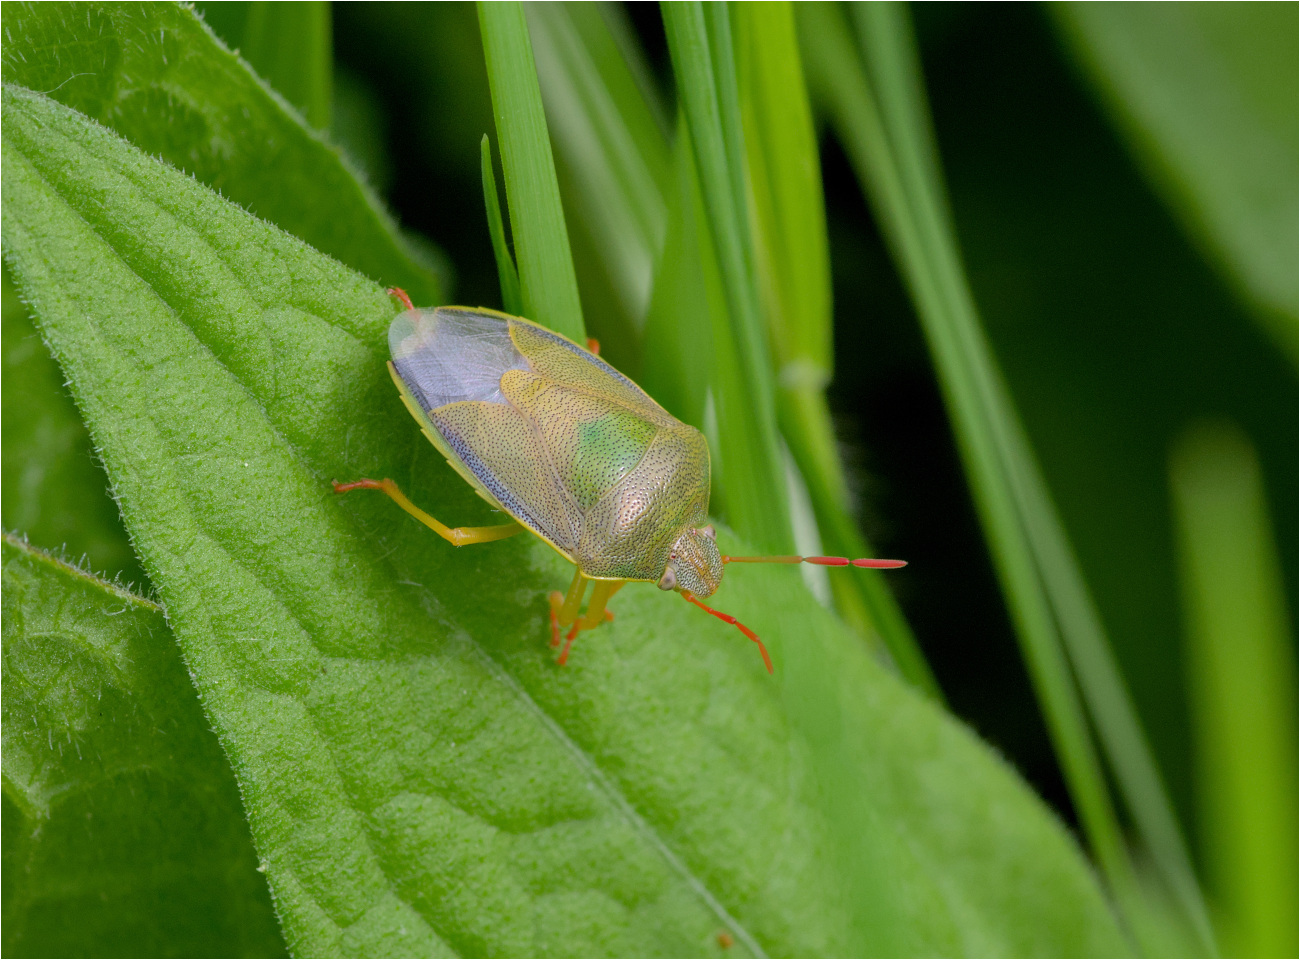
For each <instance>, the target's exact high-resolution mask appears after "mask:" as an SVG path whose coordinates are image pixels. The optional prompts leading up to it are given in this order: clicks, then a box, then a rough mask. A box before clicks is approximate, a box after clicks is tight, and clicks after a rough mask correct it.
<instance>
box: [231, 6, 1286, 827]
mask: <svg viewBox="0 0 1300 960" xmlns="http://www.w3.org/2000/svg"><path fill="white" fill-rule="evenodd" d="M334 11H335V32H334V42H335V51H336V59H337V61H338V66H339V73H338V77H337V84H338V97H337V104H336V114H335V131H336V136H337V137H338V138H339V139H340V140H341V141H342V142H343V143H344V145H345V146H346V147H347V148H348V149H349V150H350V152H351V153H352V154H353V155H354V156H356V157H357V159H358V160H359V162H361V164H362V165H363V166H365V167H366V169H367V172H368V174H369V176H370V178H371V180H372V182H373V183H374V184H375V185H376V187H377V188H378V189H379V190H380V192H381V193H382V194H383V195H384V196H385V198H386V199H387V200H388V202H389V203H390V204H391V206H392V208H393V209H394V211H395V212H396V214H397V215H398V217H399V218H400V220H401V221H402V223H403V225H404V226H405V227H407V228H410V229H412V230H415V231H418V232H419V233H422V234H424V235H425V236H427V237H429V238H431V239H432V240H434V241H435V242H436V243H437V244H438V245H439V246H440V247H441V248H442V250H443V252H444V253H445V254H446V257H447V260H448V261H449V264H450V269H451V271H452V272H453V274H454V281H453V284H452V286H451V291H452V292H451V298H452V299H453V300H454V301H456V302H460V303H466V304H482V305H487V306H500V295H499V293H498V290H497V280H496V268H495V262H494V260H493V258H492V252H491V247H490V245H489V242H488V234H487V228H486V223H485V220H484V214H483V201H482V189H481V184H480V180H479V153H478V150H479V139H480V138H481V136H482V135H483V133H484V132H487V131H489V130H491V129H492V125H491V113H490V101H489V95H488V90H487V81H486V75H485V73H484V67H483V62H482V54H481V47H480V45H479V42H478V37H477V22H476V19H475V16H474V11H473V8H472V7H470V6H469V5H462V4H387V3H381V4H336V5H335V8H334ZM913 11H914V16H915V17H916V18H917V31H918V36H919V39H920V43H921V48H922V56H923V61H924V68H925V72H926V82H927V85H928V89H929V95H930V98H931V106H932V108H933V112H934V118H935V125H936V128H937V131H938V138H939V144H940V149H941V154H942V159H943V163H944V168H945V172H946V175H947V178H948V184H949V188H950V190H951V198H952V205H953V210H954V215H955V217H956V222H957V227H958V231H959V235H960V239H961V242H962V248H963V253H964V255H965V257H966V264H967V267H968V270H969V273H970V278H971V281H972V284H973V286H974V290H975V294H976V298H977V300H978V303H979V306H980V309H981V312H982V315H983V319H984V322H985V325H986V328H987V330H988V332H989V334H990V336H991V338H992V340H993V343H994V346H995V349H996V351H997V355H998V358H999V360H1000V362H1001V364H1002V368H1003V372H1004V374H1005V375H1006V378H1007V380H1008V382H1009V385H1010V387H1011V391H1012V394H1013V396H1014V398H1015V401H1016V405H1017V408H1018V409H1019V411H1020V414H1021V416H1022V417H1023V418H1024V421H1025V424H1026V426H1027V427H1028V430H1029V432H1030V435H1031V439H1032V441H1033V444H1034V448H1035V450H1036V452H1037V454H1038V457H1039V459H1040V462H1041V464H1042V466H1043V469H1044V471H1045V473H1046V475H1047V478H1048V481H1049V483H1050V486H1051V489H1052V492H1053V494H1054V496H1055V498H1056V502H1057V506H1058V507H1059V509H1060V511H1061V513H1062V515H1063V517H1064V519H1065V521H1066V524H1067V527H1068V529H1069V533H1070V536H1071V540H1072V542H1073V545H1074V548H1075V549H1076V551H1077V552H1078V555H1079V558H1080V560H1081V561H1082V564H1083V568H1084V572H1085V574H1086V576H1087V578H1088V582H1089V584H1090V586H1091V587H1092V589H1093V591H1094V597H1095V599H1096V600H1097V602H1098V604H1099V606H1100V608H1101V612H1102V616H1103V619H1104V621H1105V624H1106V627H1107V629H1108V631H1109V634H1110V638H1111V641H1112V643H1113V644H1114V646H1115V648H1116V651H1117V654H1118V656H1119V660H1120V662H1121V665H1122V667H1123V669H1124V671H1125V674H1126V676H1127V678H1128V681H1129V685H1130V689H1131V690H1132V692H1133V694H1134V696H1135V699H1136V701H1137V703H1138V707H1139V710H1140V712H1141V715H1142V718H1143V720H1144V722H1145V726H1146V730H1147V733H1148V736H1149V737H1150V739H1151V741H1152V743H1153V745H1154V747H1155V749H1156V752H1157V754H1158V756H1159V759H1160V762H1161V765H1162V767H1163V770H1164V773H1165V775H1166V778H1167V781H1168V783H1169V786H1170V789H1171V791H1172V793H1173V796H1174V799H1175V802H1176V804H1177V806H1178V808H1179V811H1180V813H1181V814H1182V816H1183V819H1184V823H1186V824H1187V825H1188V826H1189V827H1193V826H1194V824H1193V823H1192V821H1193V819H1194V818H1193V804H1192V793H1191V781H1190V776H1191V770H1190V760H1191V758H1190V754H1189V750H1190V743H1189V741H1190V730H1189V724H1188V718H1187V707H1186V700H1185V695H1184V689H1185V678H1184V672H1183V664H1182V643H1181V623H1180V608H1179V597H1178V585H1177V579H1176V568H1175V556H1174V552H1173V549H1174V546H1173V533H1172V527H1171V521H1170V514H1169V498H1168V490H1167V479H1166V462H1167V460H1166V458H1167V455H1168V451H1169V447H1170V444H1171V443H1172V441H1173V440H1174V439H1175V437H1176V436H1177V435H1178V434H1179V433H1180V432H1181V431H1182V430H1183V429H1185V428H1186V427H1187V426H1188V425H1189V424H1191V423H1192V422H1193V421H1195V420H1197V419H1198V418H1202V417H1207V416H1209V417H1227V418H1229V419H1231V420H1233V421H1235V422H1236V423H1237V424H1238V425H1240V426H1241V427H1242V428H1243V429H1244V430H1245V432H1246V433H1247V434H1248V435H1249V436H1250V437H1251V439H1252V440H1253V441H1254V443H1255V444H1256V445H1257V447H1258V450H1259V453H1260V457H1261V460H1262V462H1263V465H1264V471H1265V479H1266V483H1267V488H1268V493H1269V496H1270V506H1271V509H1272V511H1273V519H1274V523H1275V529H1276V531H1277V540H1278V546H1279V548H1280V551H1281V556H1282V561H1283V567H1284V569H1283V573H1284V579H1285V583H1286V584H1287V588H1288V597H1289V600H1290V604H1291V610H1292V616H1293V622H1294V614H1295V607H1296V596H1295V584H1296V580H1297V568H1296V538H1295V535H1294V533H1293V531H1295V530H1296V527H1297V507H1296V497H1295V490H1296V488H1297V442H1296V436H1297V415H1296V392H1295V391H1296V386H1295V374H1294V370H1292V369H1291V368H1289V367H1288V365H1287V364H1286V362H1285V361H1284V360H1283V359H1282V358H1281V356H1280V355H1279V353H1278V351H1277V349H1276V348H1275V347H1274V346H1273V345H1272V344H1271V343H1270V342H1269V341H1267V340H1266V339H1265V337H1264V335H1263V334H1262V333H1261V332H1260V329H1259V327H1258V326H1257V325H1256V323H1255V322H1254V320H1253V319H1252V317H1251V316H1250V315H1249V313H1248V312H1247V311H1246V309H1245V308H1244V307H1243V306H1242V305H1241V304H1240V303H1239V302H1238V301H1237V300H1236V298H1235V297H1234V296H1233V294H1232V292H1231V291H1230V290H1229V289H1228V288H1227V286H1226V285H1225V283H1224V282H1223V281H1222V280H1221V279H1220V277H1219V275H1218V274H1217V273H1216V272H1215V270H1214V269H1213V268H1212V267H1211V266H1210V265H1209V264H1208V263H1207V262H1206V261H1205V259H1204V258H1203V257H1202V256H1201V255H1200V253H1199V252H1198V251H1197V250H1196V249H1195V248H1194V247H1193V246H1192V245H1191V243H1190V242H1189V241H1188V240H1187V238H1186V236H1185V235H1184V233H1183V232H1182V231H1181V229H1180V228H1179V226H1178V224H1177V223H1175V221H1174V219H1173V218H1172V217H1171V215H1170V214H1169V213H1168V211H1167V210H1166V208H1165V207H1164V206H1163V204H1162V203H1161V201H1160V200H1159V199H1158V198H1157V196H1156V194H1155V193H1154V192H1153V191H1152V189H1151V187H1150V186H1149V185H1148V184H1147V182H1146V181H1145V179H1144V178H1143V176H1142V174H1141V173H1140V172H1139V170H1138V167H1137V166H1136V164H1135V163H1134V161H1133V159H1132V158H1131V156H1130V154H1129V153H1128V151H1127V150H1126V147H1125V145H1124V144H1123V143H1122V142H1121V141H1120V139H1119V138H1118V136H1117V134H1116V133H1115V132H1114V129H1113V127H1112V125H1111V123H1110V122H1109V119H1108V118H1107V117H1106V116H1105V115H1104V114H1103V112H1102V111H1101V109H1100V108H1099V106H1098V104H1097V99H1096V97H1095V96H1094V95H1093V92H1092V91H1091V90H1090V89H1089V88H1088V86H1087V84H1086V82H1085V81H1084V80H1083V79H1082V76H1081V74H1080V73H1079V72H1078V71H1077V70H1076V69H1075V67H1074V65H1073V63H1072V62H1071V59H1070V57H1069V55H1068V53H1067V51H1066V50H1065V48H1064V47H1063V46H1062V44H1061V43H1060V42H1059V40H1058V38H1057V36H1056V34H1055V32H1054V30H1053V29H1052V26H1051V24H1050V23H1049V21H1048V19H1047V17H1046V14H1045V12H1044V11H1043V10H1042V9H1041V8H1038V7H1035V6H1030V5H1027V4H1005V5H1004V4H971V5H962V4H920V5H917V6H915V7H913ZM629 13H630V17H631V20H632V22H633V25H634V27H635V29H636V32H637V34H638V36H639V37H640V40H641V42H642V44H643V47H644V49H645V51H646V53H647V57H648V59H649V61H650V64H651V66H652V68H653V69H654V70H655V72H656V73H657V75H658V76H659V78H660V81H661V86H662V87H663V88H664V91H665V96H667V95H668V94H669V93H670V91H669V90H668V85H669V84H670V82H671V77H670V72H669V65H668V61H667V51H666V47H665V43H664V38H663V29H662V25H661V22H660V20H659V12H658V7H657V5H653V4H633V5H631V7H630V8H629ZM210 20H211V17H210ZM214 26H215V24H214ZM350 106H351V107H354V108H355V109H354V110H353V109H349V107H350ZM822 146H823V155H822V162H823V176H824V179H825V189H826V197H827V210H828V213H829V221H830V223H829V226H830V238H831V253H832V262H833V269H834V283H835V298H836V308H835V322H836V337H835V344H836V377H835V380H834V383H833V384H832V386H831V391H830V394H831V401H832V405H833V409H834V411H835V415H836V418H837V426H838V428H839V431H840V434H841V437H842V439H843V441H844V452H845V459H846V461H847V462H848V464H849V466H850V470H851V473H852V477H853V479H854V482H855V486H856V489H857V492H858V494H859V498H860V503H861V511H862V522H863V525H864V528H865V530H866V531H867V533H868V534H869V536H870V537H871V539H872V541H873V542H874V543H875V544H876V545H877V546H878V548H879V549H880V550H881V551H882V552H883V553H884V554H886V555H897V556H903V557H906V558H908V559H909V560H910V561H911V565H910V566H909V567H908V568H907V570H906V571H903V572H902V573H901V575H900V576H898V577H897V578H893V579H891V583H893V584H894V585H895V586H896V588H897V591H898V595H899V598H900V600H901V602H902V604H903V607H904V609H905V612H906V613H907V615H908V618H909V620H910V621H911V623H912V625H913V626H914V628H915V630H916V632H917V634H918V636H919V638H920V641H921V644H922V646H923V648H924V650H925V653H926V655H927V657H928V658H929V660H930V663H931V664H932V666H933V667H934V670H935V672H936V674H937V675H938V678H939V681H940V683H941V685H942V686H943V689H944V691H945V692H946V694H947V696H948V697H949V699H950V702H951V705H952V707H953V709H954V710H955V712H956V713H957V714H958V715H960V716H961V717H963V718H964V719H966V720H967V721H968V722H969V723H970V724H971V725H972V726H973V727H975V729H977V730H978V731H979V732H980V733H981V734H982V735H983V736H984V737H985V738H986V739H988V740H990V741H991V742H992V743H994V744H995V745H996V746H997V747H998V748H999V749H1000V750H1001V751H1002V752H1003V753H1004V754H1005V755H1006V756H1007V757H1008V758H1009V759H1010V760H1011V761H1012V762H1013V763H1014V764H1015V765H1016V766H1017V767H1018V768H1019V769H1020V770H1021V771H1022V772H1023V773H1024V774H1025V775H1026V776H1027V778H1028V779H1029V780H1030V781H1031V782H1032V783H1033V784H1034V785H1035V787H1037V788H1038V789H1039V790H1040V791H1041V792H1042V793H1043V795H1044V796H1045V797H1046V798H1047V799H1048V800H1049V801H1050V802H1051V803H1052V804H1054V805H1055V806H1056V807H1057V809H1058V810H1060V811H1061V812H1062V814H1063V815H1064V816H1065V817H1066V818H1067V819H1068V820H1070V821H1073V813H1072V811H1071V810H1070V806H1069V799H1068V796H1067V794H1066V791H1065V789H1064V786H1063V783H1062V781H1061V777H1060V772H1059V770H1058V768H1057V765H1056V761H1055V758H1054V756H1053V754H1052V750H1051V747H1050V744H1049V742H1048V740H1047V736H1046V732H1045V729H1044V727H1043V722H1042V719H1041V717H1040V715H1039V712H1038V709H1037V706H1036V704H1035V702H1034V698H1033V695H1032V691H1031V689H1030V686H1029V681H1028V679H1027V676H1026V674H1025V670H1024V668H1023V665H1022V662H1021V659H1020V656H1019V652H1018V649H1017V645H1016V640H1015V636H1014V634H1013V632H1012V630H1011V626H1010V622H1009V620H1008V617H1007V613H1006V609H1005V607H1004V605H1003V602H1002V597H1001V593H1000V591H999V586H998V583H997V581H996V579H995V577H994V575H993V572H992V568H991V566H990V562H989V557H988V554H987V551H986V549H985V546H984V542H983V537H982V534H981V531H980V528H979V525H978V522H977V520H976V517H975V514H974V510H973V508H972V504H971V501H970V497H969V494H968V492H967V487H966V483H965V479H964V476H963V473H962V470H961V467H960V463H959V461H958V457H957V453H956V450H955V447H954V443H953V438H952V435H951V433H950V431H949V428H948V423H947V417H946V414H945V411H944V408H943V404H942V402H941V399H940V396H939V393H938V389H937V386H936V383H935V379H934V375H933V372H932V369H931V365H930V361H929V358H928V355H927V351H926V348H925V344H924V341H923V338H922V336H921V332H920V328H919V326H918V324H917V321H916V318H915V316H914V314H913V312H912V308H911V305H910V303H909V301H908V298H907V296H906V294H905V292H904V291H903V289H902V286H901V284H900V281H899V279H898V277H897V275H896V273H895V271H894V269H893V266H892V264H891V262H890V259H889V256H888V254H887V252H886V250H885V248H884V246H883V244H882V241H881V238H880V236H879V234H878V233H877V231H876V229H875V226H874V224H873V222H872V218H871V215H870V213H869V211H868V209H867V207H866V204H865V202H864V200H863V198H862V195H861V192H860V190H859V188H858V185H857V181H856V178H855V177H854V175H853V173H852V171H851V170H850V168H849V165H848V162H847V160H846V159H845V157H844V154H843V152H842V151H841V150H840V148H839V146H838V144H836V143H835V141H834V139H833V138H831V137H829V136H828V137H824V138H823V144H822ZM580 276H581V271H580ZM588 296H589V292H588V290H587V289H586V288H584V301H587V302H586V303H585V310H586V312H587V314H588V319H589V322H590V323H591V325H592V327H593V328H594V332H596V333H597V334H599V332H600V318H599V304H598V303H595V302H592V300H589V299H588Z"/></svg>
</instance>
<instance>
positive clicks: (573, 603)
mask: <svg viewBox="0 0 1300 960" xmlns="http://www.w3.org/2000/svg"><path fill="white" fill-rule="evenodd" d="M586 592H587V578H586V577H584V576H583V575H582V571H581V570H578V569H575V570H574V571H573V582H572V583H571V584H569V592H568V593H567V594H565V593H560V591H559V590H552V591H551V595H550V597H549V598H548V599H549V600H550V602H551V646H553V647H558V646H559V645H560V628H561V627H567V626H568V625H569V624H571V623H574V622H575V621H577V619H578V608H579V607H581V606H582V595H583V594H584V593H586Z"/></svg>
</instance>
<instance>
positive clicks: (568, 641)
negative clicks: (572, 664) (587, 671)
mask: <svg viewBox="0 0 1300 960" xmlns="http://www.w3.org/2000/svg"><path fill="white" fill-rule="evenodd" d="M577 635H578V623H577V622H576V621H575V622H574V624H573V626H572V627H570V628H569V632H568V633H566V634H565V635H564V649H563V650H561V651H560V659H559V660H557V661H555V662H556V663H558V664H559V665H560V666H564V665H565V664H566V663H568V662H569V651H570V650H572V649H573V638H574V637H576V636H577Z"/></svg>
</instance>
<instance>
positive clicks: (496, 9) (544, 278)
mask: <svg viewBox="0 0 1300 960" xmlns="http://www.w3.org/2000/svg"><path fill="white" fill-rule="evenodd" d="M478 20H479V30H480V32H481V34H482V36H483V55H484V57H485V58H486V60H487V72H488V83H489V85H490V86H491V88H492V110H493V113H494V114H495V116H496V123H497V142H498V144H499V145H500V147H501V168H502V170H503V171H504V172H505V180H506V205H507V207H508V208H509V210H510V235H511V237H512V238H513V239H514V243H515V260H516V262H517V263H518V266H519V287H520V292H521V294H522V299H523V303H524V316H526V317H528V318H529V319H530V320H536V321H537V322H538V323H541V324H543V325H545V326H547V327H550V328H551V329H552V330H554V331H556V332H557V333H560V334H563V335H564V336H566V337H568V338H569V339H570V340H574V341H576V342H578V343H582V342H583V340H584V338H585V337H586V329H585V327H584V325H583V322H582V304H581V302H580V301H579V298H578V280H577V277H576V276H575V275H574V272H573V255H572V254H571V253H570V251H569V232H568V230H567V229H566V228H565V225H564V208H563V207H562V205H561V204H560V187H559V184H558V182H557V181H556V178H555V159H554V157H552V156H551V139H550V135H549V133H548V132H547V128H546V114H545V112H544V110H543V108H542V94H541V90H540V89H539V88H538V85H537V67H536V65H535V63H534V61H533V48H532V43H531V41H530V40H529V37H528V23H527V21H526V20H525V18H524V9H523V6H522V5H521V4H519V3H515V2H502V3H480V4H479V6H478Z"/></svg>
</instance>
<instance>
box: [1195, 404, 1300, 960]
mask: <svg viewBox="0 0 1300 960" xmlns="http://www.w3.org/2000/svg"><path fill="white" fill-rule="evenodd" d="M1170 478H1171V483H1172V486H1173V499H1174V511H1175V514H1176V516H1177V520H1178V530H1179V548H1180V549H1179V553H1180V558H1181V560H1182V572H1183V597H1184V605H1185V615H1184V619H1185V627H1186V630H1187V643H1188V656H1187V666H1188V683H1189V686H1190V690H1191V702H1192V705H1193V707H1194V708H1195V710H1194V716H1195V720H1196V723H1195V729H1194V733H1195V735H1196V744H1197V770H1196V774H1197V776H1196V780H1197V793H1198V799H1199V800H1200V803H1201V808H1202V812H1203V819H1202V821H1201V822H1202V827H1201V830H1202V833H1203V835H1204V851H1205V860H1206V872H1207V875H1208V878H1209V882H1210V885H1211V890H1212V892H1213V893H1214V894H1215V899H1216V905H1217V907H1218V913H1219V916H1218V920H1219V925H1220V929H1221V930H1222V931H1223V940H1224V948H1225V953H1227V954H1228V955H1229V956H1238V957H1266V956H1287V955H1289V954H1292V953H1295V952H1296V924H1295V904H1296V900H1297V897H1298V896H1300V889H1297V882H1296V858H1295V849H1296V816H1295V814H1296V804H1297V796H1296V769H1295V768H1296V738H1295V729H1296V697H1295V687H1294V685H1293V684H1292V682H1291V681H1292V679H1293V678H1294V677H1295V672H1296V662H1295V657H1294V656H1293V652H1292V650H1291V649H1290V648H1291V636H1290V634H1291V629H1290V624H1289V623H1288V618H1287V611H1286V603H1285V601H1284V600H1283V596H1282V584H1281V575H1280V574H1281V571H1280V570H1279V569H1278V562H1277V554H1276V551H1275V550H1274V547H1273V543H1272V539H1273V538H1272V534H1271V531H1270V530H1269V519H1268V506H1267V504H1266V503H1265V500H1264V490H1263V485H1262V484H1261V483H1260V476H1259V464H1258V462H1257V460H1256V458H1255V451H1254V450H1253V449H1252V448H1251V445H1250V441H1249V440H1247V439H1246V437H1245V436H1243V435H1242V433H1241V431H1240V430H1238V429H1236V428H1234V427H1232V426H1231V425H1228V424H1224V423H1208V424H1207V423H1201V424H1198V425H1195V426H1194V427H1192V428H1191V429H1189V430H1188V432H1187V433H1186V434H1185V435H1184V436H1182V437H1180V438H1179V440H1178V442H1177V444H1176V445H1175V447H1174V450H1173V453H1172V457H1171V464H1170Z"/></svg>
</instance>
